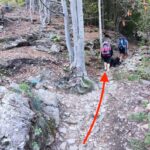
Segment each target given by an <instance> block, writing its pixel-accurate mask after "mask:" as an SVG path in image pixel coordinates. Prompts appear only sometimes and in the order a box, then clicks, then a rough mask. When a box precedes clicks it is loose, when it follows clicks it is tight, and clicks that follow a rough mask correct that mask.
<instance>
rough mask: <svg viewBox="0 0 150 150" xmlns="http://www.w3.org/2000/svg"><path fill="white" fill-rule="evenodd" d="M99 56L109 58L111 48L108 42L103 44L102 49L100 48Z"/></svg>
mask: <svg viewBox="0 0 150 150" xmlns="http://www.w3.org/2000/svg"><path fill="white" fill-rule="evenodd" d="M101 54H102V55H103V56H104V57H109V56H111V46H110V43H109V42H104V43H103V47H102V48H101Z"/></svg>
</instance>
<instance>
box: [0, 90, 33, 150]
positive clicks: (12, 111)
mask: <svg viewBox="0 0 150 150" xmlns="http://www.w3.org/2000/svg"><path fill="white" fill-rule="evenodd" d="M1 89H2V88H1ZM3 90H4V92H5V91H6V90H5V89H4V88H3ZM4 92H3V93H4ZM0 114H1V115H0V149H5V150H16V149H21V150H22V149H24V147H25V145H26V143H27V141H28V140H29V130H30V127H31V119H32V118H33V116H34V112H33V111H32V110H30V107H29V104H28V100H27V98H24V97H23V96H21V95H20V94H17V93H13V92H8V93H6V94H5V95H4V97H3V98H2V100H1V105H0Z"/></svg>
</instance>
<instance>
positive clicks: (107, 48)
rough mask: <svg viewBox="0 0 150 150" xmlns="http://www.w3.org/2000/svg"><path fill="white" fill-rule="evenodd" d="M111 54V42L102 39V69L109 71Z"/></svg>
mask: <svg viewBox="0 0 150 150" xmlns="http://www.w3.org/2000/svg"><path fill="white" fill-rule="evenodd" d="M112 55H113V50H112V48H111V44H110V42H108V41H104V42H103V45H102V48H101V57H102V59H103V61H104V70H105V71H107V72H109V69H110V63H111V58H112Z"/></svg>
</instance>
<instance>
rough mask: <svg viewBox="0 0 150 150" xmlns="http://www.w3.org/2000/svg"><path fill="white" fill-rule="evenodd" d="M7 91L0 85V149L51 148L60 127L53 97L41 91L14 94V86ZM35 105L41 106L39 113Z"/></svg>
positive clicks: (55, 101)
mask: <svg viewBox="0 0 150 150" xmlns="http://www.w3.org/2000/svg"><path fill="white" fill-rule="evenodd" d="M14 84H15V83H14ZM16 86H17V85H16V84H15V87H16ZM19 87H20V86H19V85H18V86H17V89H18V88H19ZM10 88H11V90H9V89H7V88H5V87H3V86H0V114H1V115H0V149H4V150H17V149H20V150H24V149H36V148H38V149H45V148H46V147H47V146H50V145H51V144H52V143H53V142H54V138H55V132H56V127H57V126H58V124H59V109H58V101H57V97H56V94H54V93H51V92H49V91H46V90H43V89H40V90H36V91H34V92H32V91H31V92H32V94H31V93H30V95H29V96H27V95H28V94H27V93H26V94H25V93H24V94H23V93H22V92H21V90H20V91H18V90H17V91H18V93H16V92H15V91H14V90H13V86H11V87H10ZM22 90H23V89H22ZM35 94H36V95H35ZM38 100H39V101H38ZM33 103H34V104H36V105H33ZM37 105H40V107H39V108H40V109H39V110H37V109H36V107H35V108H33V106H37Z"/></svg>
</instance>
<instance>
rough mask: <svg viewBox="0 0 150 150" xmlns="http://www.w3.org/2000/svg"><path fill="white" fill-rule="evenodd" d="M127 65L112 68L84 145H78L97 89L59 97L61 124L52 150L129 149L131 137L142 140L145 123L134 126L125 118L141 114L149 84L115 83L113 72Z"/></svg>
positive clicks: (88, 122)
mask: <svg viewBox="0 0 150 150" xmlns="http://www.w3.org/2000/svg"><path fill="white" fill-rule="evenodd" d="M129 60H130V59H128V61H129ZM127 66H128V64H126V65H125V66H120V67H119V68H115V69H112V70H111V73H109V78H110V82H109V83H107V86H106V92H105V96H104V100H103V105H102V107H101V113H100V115H99V117H98V119H97V121H96V124H95V126H94V128H93V131H92V134H91V135H90V136H89V139H88V141H87V144H86V145H83V144H82V142H83V139H84V137H85V135H86V133H87V131H88V129H89V126H90V125H91V122H92V120H93V118H94V114H95V110H96V108H97V104H98V101H99V96H100V92H101V88H100V89H99V90H96V91H93V92H91V93H89V94H87V95H84V96H78V95H72V94H67V95H66V94H63V93H62V94H61V100H60V110H61V124H60V126H59V129H58V131H59V132H58V134H57V136H56V141H55V143H54V146H53V147H52V149H54V150H59V149H60V150H127V149H128V150H130V146H131V145H130V141H131V139H132V136H134V137H136V138H143V136H144V135H143V133H142V132H143V130H146V129H143V128H144V125H145V124H147V123H146V122H144V123H140V124H136V123H135V122H132V121H130V120H129V116H130V115H131V114H132V113H139V112H142V111H144V107H143V103H144V101H145V100H146V99H147V100H150V94H149V90H150V86H149V83H148V84H145V83H141V84H139V83H132V82H128V81H121V82H120V81H115V80H114V79H113V76H112V74H113V72H116V71H117V70H118V69H120V68H121V67H123V68H126V67H127ZM131 144H132V143H131ZM132 146H135V145H132ZM138 148H140V146H139V147H138ZM142 148H143V150H144V147H142Z"/></svg>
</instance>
